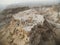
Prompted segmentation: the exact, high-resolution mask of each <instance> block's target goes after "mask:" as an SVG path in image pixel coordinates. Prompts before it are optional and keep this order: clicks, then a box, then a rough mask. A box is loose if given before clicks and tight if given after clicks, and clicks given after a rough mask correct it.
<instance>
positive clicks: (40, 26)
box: [0, 9, 56, 45]
mask: <svg viewBox="0 0 60 45" xmlns="http://www.w3.org/2000/svg"><path fill="white" fill-rule="evenodd" d="M53 29H54V27H53V26H52V25H50V23H48V22H47V21H46V20H45V18H44V15H40V14H39V13H38V12H37V11H36V10H35V9H29V10H26V11H22V12H19V13H16V14H15V15H12V18H11V20H10V22H9V23H7V24H6V25H5V26H4V27H3V28H2V29H1V31H0V45H55V43H56V42H55V38H54V36H55V33H54V30H53Z"/></svg>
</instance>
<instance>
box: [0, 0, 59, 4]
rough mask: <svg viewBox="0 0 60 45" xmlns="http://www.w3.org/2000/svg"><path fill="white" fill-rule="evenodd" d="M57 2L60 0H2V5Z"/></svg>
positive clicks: (0, 2) (0, 0) (0, 1)
mask: <svg viewBox="0 0 60 45" xmlns="http://www.w3.org/2000/svg"><path fill="white" fill-rule="evenodd" d="M31 2H32V3H34V2H35V3H37V2H40V3H56V2H60V0H0V5H10V4H14V3H31Z"/></svg>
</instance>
